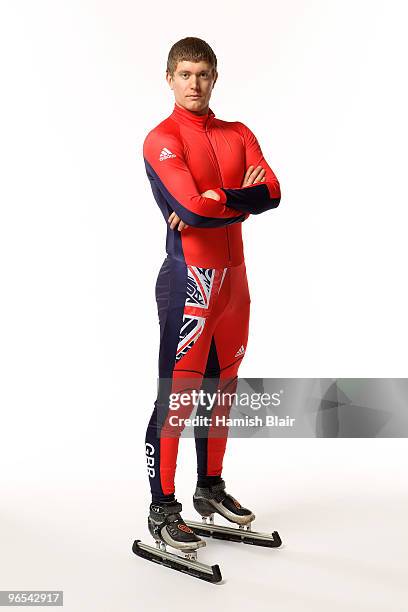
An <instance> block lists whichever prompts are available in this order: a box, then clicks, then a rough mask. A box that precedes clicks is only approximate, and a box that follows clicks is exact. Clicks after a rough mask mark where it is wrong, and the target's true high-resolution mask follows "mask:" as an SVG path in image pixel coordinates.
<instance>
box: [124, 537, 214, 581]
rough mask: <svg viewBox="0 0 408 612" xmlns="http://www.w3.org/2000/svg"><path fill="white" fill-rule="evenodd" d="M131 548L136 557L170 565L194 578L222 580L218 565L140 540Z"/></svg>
mask: <svg viewBox="0 0 408 612" xmlns="http://www.w3.org/2000/svg"><path fill="white" fill-rule="evenodd" d="M132 550H133V552H134V553H135V555H137V556H138V557H142V558H143V559H147V560H148V561H153V562H154V563H158V564H160V565H164V566H165V567H170V568H171V569H175V570H177V571H179V572H184V573H186V574H189V575H190V576H193V577H194V578H199V579H200V580H205V581H206V582H212V583H218V582H221V580H222V576H221V571H220V568H219V566H218V565H206V564H205V563H200V562H199V561H195V560H192V559H188V558H185V557H182V556H180V555H178V554H177V553H170V552H167V551H164V550H161V549H158V548H154V547H153V546H149V545H148V544H143V542H141V541H140V540H135V541H134V542H133V546H132Z"/></svg>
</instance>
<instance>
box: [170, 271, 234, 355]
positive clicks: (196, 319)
mask: <svg viewBox="0 0 408 612" xmlns="http://www.w3.org/2000/svg"><path fill="white" fill-rule="evenodd" d="M226 272H227V268H221V269H217V268H198V267H197V266H187V274H188V276H187V296H186V301H185V305H184V314H183V324H182V326H181V330H180V335H179V343H178V346H177V353H176V361H179V360H180V359H181V358H182V357H183V356H184V355H185V354H186V353H188V351H189V350H190V349H191V347H192V346H194V344H195V343H196V342H197V340H198V338H199V337H200V336H201V334H202V332H203V329H204V325H205V321H206V318H207V317H208V315H209V313H210V311H211V307H212V304H213V301H214V298H215V296H216V295H218V293H219V292H220V289H221V286H222V283H223V281H224V277H225V274H226Z"/></svg>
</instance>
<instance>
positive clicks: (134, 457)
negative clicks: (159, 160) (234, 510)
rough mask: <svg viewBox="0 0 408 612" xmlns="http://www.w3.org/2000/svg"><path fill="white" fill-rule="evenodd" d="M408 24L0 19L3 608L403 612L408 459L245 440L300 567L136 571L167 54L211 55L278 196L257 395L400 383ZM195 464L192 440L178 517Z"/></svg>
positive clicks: (346, 444)
mask: <svg viewBox="0 0 408 612" xmlns="http://www.w3.org/2000/svg"><path fill="white" fill-rule="evenodd" d="M404 5H405V3H404V2H395V1H394V2H392V1H391V2H389V1H388V2H385V1H384V2H379V1H367V2H365V1H362V0H360V1H353V2H349V1H334V0H331V1H323V0H314V1H303V2H301V1H294V0H289V1H288V0H285V1H284V2H283V1H268V2H258V3H256V4H254V3H246V2H242V1H241V0H234V2H232V0H229V1H228V2H214V1H211V0H210V1H207V2H205V3H202V4H201V5H200V4H199V3H191V4H185V5H183V4H177V3H174V2H170V1H168V0H166V1H164V0H156V1H155V2H150V3H147V4H145V5H141V4H140V3H137V2H131V1H130V0H129V1H125V0H115V2H114V1H113V0H99V1H97V0H95V1H93V2H92V1H90V0H70V1H68V0H67V1H65V2H63V1H61V0H49V1H45V0H36V1H35V2H31V1H29V0H27V1H22V0H13V1H11V0H9V1H7V0H2V2H1V13H0V24H1V25H0V55H1V91H2V93H1V97H0V129H1V133H0V142H1V158H0V168H1V184H0V189H1V193H0V197H1V222H0V257H1V280H0V282H1V293H2V297H1V303H0V308H1V319H0V321H1V323H0V324H1V340H0V341H1V443H0V453H1V454H0V461H1V464H0V465H1V484H0V486H1V492H2V499H1V505H0V536H1V553H0V564H1V568H0V589H64V591H65V608H66V609H67V610H68V611H69V612H76V611H79V610H88V611H91V610H95V611H96V610H97V611H98V612H102V611H105V610H106V611H112V610H118V609H119V610H121V612H125V611H127V610H134V609H137V607H138V606H139V605H141V606H142V608H143V609H159V608H160V609H161V608H162V607H164V606H166V607H168V608H169V609H177V610H184V609H185V610H187V609H190V608H191V609H200V610H201V609H204V607H205V609H208V606H211V605H214V606H216V609H217V608H218V607H221V606H222V607H224V606H225V605H233V607H234V608H235V609H238V610H240V609H244V608H246V607H248V605H253V607H254V608H256V609H259V610H267V609H270V608H271V607H272V606H275V607H276V608H277V609H279V610H288V611H289V610H290V611H293V610H299V611H300V610H306V609H307V610H309V609H310V610H314V611H318V610H319V611H320V610H327V609H328V608H329V607H330V609H331V610H345V609H347V610H357V609H358V610H370V611H377V610H378V611H379V610H384V608H385V607H386V606H387V607H389V605H390V600H392V601H393V602H394V603H393V604H392V610H393V612H397V611H400V610H404V609H406V608H404V604H403V602H404V600H405V602H406V601H407V598H408V592H407V588H406V581H405V577H404V571H406V555H405V550H406V545H407V529H406V521H404V520H403V518H402V517H403V516H404V513H405V514H406V511H407V509H408V498H407V489H406V480H405V475H406V468H407V467H408V461H407V454H406V442H405V440H403V439H402V440H279V441H278V440H256V441H254V440H251V441H244V440H241V441H239V440H231V441H230V442H229V452H227V456H226V459H225V478H226V480H227V484H228V485H229V486H228V488H229V489H230V490H231V492H233V494H234V495H235V496H237V497H238V498H239V499H240V500H241V501H242V502H243V503H245V504H246V505H249V506H250V507H251V508H253V509H254V511H255V513H256V515H257V521H256V523H255V528H258V529H259V530H261V531H268V530H272V529H278V530H279V531H280V533H281V535H282V537H283V539H284V541H285V547H284V548H282V549H281V550H279V551H268V550H262V549H256V548H252V547H243V546H238V545H237V544H232V543H220V542H215V541H214V542H213V541H209V542H208V543H207V547H206V550H205V551H204V552H203V555H201V559H202V560H203V561H204V562H211V563H216V562H218V563H219V564H220V565H221V568H222V571H223V575H224V577H225V578H226V582H225V584H223V585H220V586H218V587H214V586H212V585H207V584H205V583H201V582H199V581H197V580H194V579H193V578H190V577H188V576H185V575H182V574H179V573H176V572H171V571H170V570H167V569H165V568H160V567H158V566H155V565H153V564H149V563H147V562H144V561H142V560H141V559H137V558H136V557H135V556H134V555H133V554H132V553H131V550H130V547H131V544H132V541H133V539H134V538H135V537H139V538H142V539H144V540H145V541H149V535H148V533H147V529H146V515H147V508H148V502H149V491H148V482H147V477H146V472H145V461H144V454H143V451H144V449H143V441H144V435H145V428H146V425H147V421H148V418H149V416H150V413H151V410H152V408H153V399H154V391H155V385H156V375H157V351H158V340H159V336H158V322H157V311H156V304H155V301H154V284H155V281H156V276H157V272H158V270H159V268H160V265H161V262H162V260H163V257H164V241H165V225H164V222H163V220H162V217H161V213H160V212H159V210H158V207H157V205H156V204H155V202H154V200H153V196H152V194H151V192H150V187H149V184H148V181H147V178H146V175H145V171H144V165H143V159H142V142H143V139H144V137H145V135H146V133H147V131H148V130H150V129H152V128H153V127H154V126H155V125H156V124H157V123H159V121H161V120H162V119H164V118H165V117H167V116H168V115H169V114H170V113H171V111H172V108H173V103H174V102H173V97H172V95H173V94H172V92H171V91H170V89H169V88H168V85H167V83H166V82H165V78H164V75H165V63H166V59H167V53H168V51H169V48H170V46H171V45H172V44H173V43H174V42H175V41H177V40H178V39H180V38H183V37H185V36H199V37H201V38H204V39H205V40H207V42H209V43H210V45H211V46H212V47H213V48H214V50H215V52H216V54H217V57H218V61H219V79H218V82H217V84H216V88H215V90H214V94H213V97H212V99H211V108H212V109H213V110H214V112H215V114H216V116H218V117H220V118H222V119H226V120H240V121H243V122H244V123H246V124H247V125H248V126H249V127H250V128H251V129H252V130H253V131H254V132H255V134H256V135H257V137H258V139H259V141H260V144H261V146H262V149H263V151H264V154H265V157H266V159H267V160H268V162H269V163H270V165H271V166H272V168H273V169H274V170H275V172H276V174H277V175H278V178H279V179H280V182H281V187H282V194H283V197H282V203H281V205H280V207H279V208H278V209H277V210H276V211H272V212H270V213H266V214H264V215H262V216H261V217H257V218H252V219H250V220H249V221H247V222H246V223H245V226H244V240H245V252H246V261H247V270H248V277H249V283H250V290H251V297H252V318H251V329H250V341H249V345H248V350H247V354H246V357H245V360H244V362H243V365H242V368H241V370H240V375H241V376H255V377H260V376H265V377H275V376H276V377H296V376H303V377H307V376H312V377H325V376H328V377H334V378H337V377H379V376H381V377H388V376H390V377H405V376H406V375H407V370H406V347H407V340H408V332H407V325H406V311H407V290H406V259H407V256H406V233H407V209H406V207H407V188H406V142H407V123H406V108H407V104H408V100H407V88H406V77H405V75H406V57H407V48H406V43H405V41H404V38H406V14H405V6H404ZM194 462H195V460H194V448H193V443H192V441H191V440H187V441H186V443H185V444H184V445H182V448H181V450H180V456H179V470H178V472H177V495H178V498H179V499H180V501H182V502H183V504H184V505H185V509H186V511H185V512H184V515H185V516H188V515H189V514H190V515H192V504H191V501H190V500H191V493H192V490H193V487H194V473H195V465H194ZM180 593H182V597H181V596H180ZM248 600H249V601H248Z"/></svg>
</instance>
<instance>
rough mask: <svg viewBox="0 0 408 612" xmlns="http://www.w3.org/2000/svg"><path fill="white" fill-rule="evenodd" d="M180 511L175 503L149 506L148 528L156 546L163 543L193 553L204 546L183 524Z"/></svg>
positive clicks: (178, 505)
mask: <svg viewBox="0 0 408 612" xmlns="http://www.w3.org/2000/svg"><path fill="white" fill-rule="evenodd" d="M182 509H183V507H182V505H181V504H180V503H179V502H177V501H174V502H166V503H152V504H150V513H149V517H148V519H147V520H148V527H149V531H150V533H151V535H152V536H153V538H154V539H155V540H156V545H157V544H160V543H164V544H168V545H169V546H172V547H173V548H177V549H178V550H181V551H195V550H197V548H201V547H202V546H205V545H206V543H205V542H204V541H203V540H202V539H201V538H199V537H198V536H196V534H195V533H194V531H193V530H192V529H191V528H190V527H188V526H187V525H186V524H185V522H184V521H183V519H182V518H181V515H180V512H181V511H182Z"/></svg>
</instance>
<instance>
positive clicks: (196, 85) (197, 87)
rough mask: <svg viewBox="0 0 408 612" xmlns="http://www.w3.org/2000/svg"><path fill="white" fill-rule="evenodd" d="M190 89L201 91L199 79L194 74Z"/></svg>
mask: <svg viewBox="0 0 408 612" xmlns="http://www.w3.org/2000/svg"><path fill="white" fill-rule="evenodd" d="M190 87H191V89H194V90H197V89H199V84H198V77H197V76H195V75H194V74H193V75H192V77H191V81H190Z"/></svg>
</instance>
